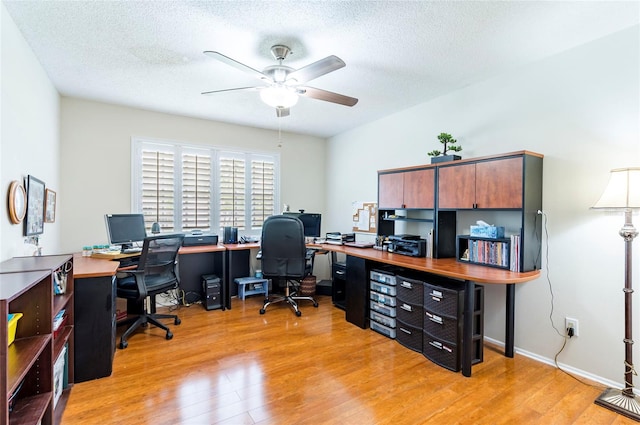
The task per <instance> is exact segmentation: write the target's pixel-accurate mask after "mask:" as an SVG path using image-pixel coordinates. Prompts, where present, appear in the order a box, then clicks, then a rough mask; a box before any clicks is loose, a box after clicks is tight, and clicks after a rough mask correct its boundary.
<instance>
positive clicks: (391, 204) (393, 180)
mask: <svg viewBox="0 0 640 425" xmlns="http://www.w3.org/2000/svg"><path fill="white" fill-rule="evenodd" d="M403 175H404V173H388V174H379V175H378V209H393V208H398V209H400V208H403V196H402V187H403V182H404V177H403Z"/></svg>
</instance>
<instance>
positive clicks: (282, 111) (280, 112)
mask: <svg viewBox="0 0 640 425" xmlns="http://www.w3.org/2000/svg"><path fill="white" fill-rule="evenodd" d="M276 116H277V117H278V118H282V117H288V116H289V108H276Z"/></svg>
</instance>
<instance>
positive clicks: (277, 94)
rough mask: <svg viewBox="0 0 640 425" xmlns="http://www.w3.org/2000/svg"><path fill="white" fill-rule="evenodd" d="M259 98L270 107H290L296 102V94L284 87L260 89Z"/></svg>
mask: <svg viewBox="0 0 640 425" xmlns="http://www.w3.org/2000/svg"><path fill="white" fill-rule="evenodd" d="M260 98H261V99H262V101H263V102H264V103H266V104H267V105H269V106H271V107H272V108H290V107H292V106H293V105H295V104H296V103H298V95H297V94H296V93H295V92H294V91H292V90H290V89H288V88H286V87H267V88H265V89H262V90H260Z"/></svg>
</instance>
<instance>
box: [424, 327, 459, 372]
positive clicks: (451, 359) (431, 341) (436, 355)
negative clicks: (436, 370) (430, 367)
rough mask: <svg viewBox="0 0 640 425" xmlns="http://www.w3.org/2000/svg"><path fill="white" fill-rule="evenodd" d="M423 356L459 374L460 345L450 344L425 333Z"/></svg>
mask: <svg viewBox="0 0 640 425" xmlns="http://www.w3.org/2000/svg"><path fill="white" fill-rule="evenodd" d="M423 337H424V339H423V341H422V354H424V356H425V357H426V358H428V359H429V360H431V361H432V362H434V363H436V364H438V365H440V366H442V367H445V368H447V369H449V370H452V371H454V372H457V371H459V370H460V345H458V344H450V343H448V342H446V341H443V340H441V339H440V338H436V337H435V336H433V335H431V334H429V333H428V332H423Z"/></svg>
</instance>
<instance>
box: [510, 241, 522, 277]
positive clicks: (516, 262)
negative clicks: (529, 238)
mask: <svg viewBox="0 0 640 425" xmlns="http://www.w3.org/2000/svg"><path fill="white" fill-rule="evenodd" d="M510 240H511V249H510V250H511V253H510V255H511V264H510V266H509V270H511V271H512V272H519V271H520V235H511V236H510Z"/></svg>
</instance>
